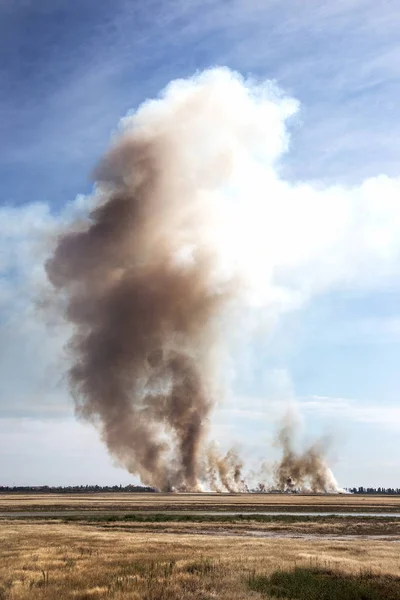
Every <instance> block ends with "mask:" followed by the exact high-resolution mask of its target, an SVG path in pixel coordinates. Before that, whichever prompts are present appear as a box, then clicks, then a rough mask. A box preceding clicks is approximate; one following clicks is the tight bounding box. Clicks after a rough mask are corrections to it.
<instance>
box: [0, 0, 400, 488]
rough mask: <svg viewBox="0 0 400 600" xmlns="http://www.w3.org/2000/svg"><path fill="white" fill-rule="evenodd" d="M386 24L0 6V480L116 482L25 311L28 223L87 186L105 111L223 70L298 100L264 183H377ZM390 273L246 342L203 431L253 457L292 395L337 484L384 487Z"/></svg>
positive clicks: (53, 346) (393, 89)
mask: <svg viewBox="0 0 400 600" xmlns="http://www.w3.org/2000/svg"><path fill="white" fill-rule="evenodd" d="M399 27H400V5H399V3H398V2H396V1H386V2H383V3H376V2H373V1H371V0H338V1H337V2H334V3H333V2H322V1H319V0H311V1H310V2H304V1H303V0H287V1H286V2H278V1H277V0H275V1H273V0H246V1H245V0H236V1H235V0H233V1H231V2H227V1H226V2H223V1H220V2H217V1H211V0H210V1H207V0H206V1H202V2H200V1H197V0H193V1H189V0H188V1H184V0H176V1H164V2H160V1H153V0H149V1H147V2H144V1H143V2H134V1H131V2H129V1H128V0H116V1H114V2H105V1H102V0H90V1H89V0H81V1H80V2H67V1H66V0H36V1H33V0H1V1H0V76H1V80H0V81H1V85H0V140H1V142H0V143H1V144H2V152H1V155H0V190H1V193H0V327H1V329H2V331H1V335H0V436H1V437H0V459H1V463H2V464H1V470H0V479H1V480H0V485H1V483H4V484H12V483H16V484H23V483H26V484H41V483H43V484H44V483H49V484H51V483H66V484H67V483H74V482H77V483H80V482H82V483H86V482H88V481H89V482H99V483H120V482H122V483H124V482H129V481H130V480H131V478H130V476H129V475H127V474H125V473H124V472H123V471H122V470H120V469H117V468H116V467H115V466H113V464H112V461H111V459H110V458H109V457H108V456H107V453H106V451H105V450H104V448H103V447H102V445H101V443H100V441H99V440H98V437H97V434H96V432H95V431H93V430H92V429H90V427H86V426H83V425H82V424H81V423H77V422H76V421H75V419H74V417H73V411H72V401H71V400H70V399H69V397H68V394H67V392H66V391H65V381H63V377H62V367H61V365H60V359H59V354H60V348H61V346H62V339H63V337H62V334H61V332H60V330H59V329H58V328H53V329H51V333H50V334H49V331H48V329H46V328H45V327H44V326H43V324H42V323H41V322H40V319H39V318H38V317H37V314H36V312H35V310H36V309H35V307H34V306H33V299H34V298H35V297H36V296H37V293H38V290H40V286H41V275H40V264H41V262H40V261H41V257H42V256H43V251H44V250H43V242H42V238H43V234H47V233H48V232H50V231H52V229H53V228H54V225H55V224H56V223H57V222H58V221H59V219H62V218H65V216H62V215H65V211H66V210H67V212H68V209H66V208H65V207H66V206H67V203H68V202H71V201H73V200H74V199H75V198H76V196H77V195H79V194H84V193H88V192H89V191H90V189H91V183H90V172H91V169H92V168H93V167H94V165H95V164H96V161H97V159H98V158H99V157H100V156H101V154H102V153H103V151H104V150H105V148H106V147H107V145H108V142H109V139H110V135H111V134H112V132H113V131H115V129H116V127H117V124H118V121H119V119H120V118H121V116H123V115H124V114H126V112H127V111H128V110H129V109H132V108H135V107H136V106H137V105H138V104H139V103H140V102H142V101H143V100H145V99H146V98H147V97H152V96H154V95H156V94H157V93H158V92H159V90H161V89H162V88H163V87H164V86H165V85H166V84H167V83H168V82H169V81H170V80H172V79H176V78H178V77H188V76H191V75H193V73H194V72H195V71H196V70H201V69H204V68H207V67H210V66H214V65H226V66H228V67H230V68H231V69H234V70H238V71H239V72H241V73H242V74H243V75H244V76H249V75H252V76H255V77H257V78H262V79H272V80H274V81H276V82H277V84H278V85H279V86H280V88H282V89H283V90H284V92H285V93H287V94H289V95H290V96H292V97H294V98H296V99H297V100H298V101H299V102H300V110H299V111H298V112H297V113H296V115H295V117H294V118H293V119H292V120H291V121H290V127H289V131H290V150H289V152H288V153H287V154H285V155H284V156H283V157H282V159H281V160H280V162H279V165H277V170H278V171H279V174H280V176H281V177H282V178H284V179H286V180H287V181H289V182H291V183H293V184H296V183H298V182H302V181H306V182H312V184H313V185H314V186H315V187H316V188H320V189H323V188H325V187H326V186H332V185H335V184H340V185H343V186H360V185H361V184H362V182H363V181H364V180H365V179H367V178H371V177H376V176H379V175H387V176H389V177H390V178H392V179H393V180H395V179H396V178H397V176H398V174H399V173H398V170H399V167H398V159H399V156H398V154H399V151H398V143H397V140H398V138H399V136H400V105H399V103H398V102H397V98H398V97H399V93H400V73H399V67H398V65H399V64H400V63H399V59H400V41H399V38H398V31H399ZM376 193H377V194H379V190H377V192H376ZM60 215H61V216H60ZM371 267H373V265H372V266H371ZM371 270H372V271H373V270H374V269H373V268H372V269H371ZM393 273H394V275H393V274H392V275H391V276H388V277H387V278H386V279H385V280H384V281H377V280H376V277H375V279H374V281H373V282H372V283H371V281H368V282H367V284H366V285H363V286H361V288H360V287H359V286H358V285H352V281H349V282H347V283H345V284H343V283H342V284H341V285H340V286H337V287H336V288H335V289H334V290H329V291H326V292H324V293H319V294H315V295H314V296H313V297H312V298H310V300H309V301H308V302H307V303H306V304H305V305H302V306H301V307H300V308H298V309H297V310H294V311H292V312H290V313H289V314H287V315H285V317H284V318H283V319H282V320H281V321H280V322H279V324H278V325H277V326H276V328H275V329H274V330H273V331H272V332H270V334H269V335H268V336H265V337H262V338H261V337H260V339H258V340H257V342H255V343H254V344H253V347H252V349H251V351H250V352H249V354H252V356H253V358H252V360H249V361H248V363H249V364H247V366H246V370H245V372H244V373H241V375H240V377H239V378H238V382H237V393H238V397H239V399H237V400H235V403H236V404H235V403H234V404H235V405H234V407H233V405H232V406H231V409H232V410H229V407H225V410H220V411H219V412H218V414H217V419H216V421H217V425H216V427H217V426H218V427H219V429H218V432H219V433H218V435H220V436H221V438H222V439H223V440H224V439H226V440H228V439H232V437H233V439H236V440H237V441H238V443H240V444H241V445H242V446H243V447H246V445H249V444H248V440H249V439H252V440H254V435H255V433H256V432H257V436H259V442H257V446H258V447H260V446H262V445H263V444H265V454H266V455H268V453H269V452H270V450H269V442H270V439H271V431H272V427H273V425H272V424H271V423H272V422H273V419H274V417H275V415H276V414H277V412H279V406H282V405H283V403H284V401H285V400H286V399H287V398H294V397H295V398H297V402H298V404H299V406H300V410H301V413H302V415H303V418H304V420H305V422H306V423H307V431H308V432H312V433H316V434H318V433H319V432H325V431H329V432H331V433H332V435H333V436H334V438H335V440H336V442H335V444H334V447H333V457H332V460H333V462H332V466H333V470H334V472H335V474H336V476H337V478H338V480H339V482H340V483H341V484H342V485H343V486H347V485H376V486H378V485H383V486H398V485H399V481H398V480H396V473H397V477H398V473H400V449H399V445H398V438H399V433H400V404H399V401H398V393H399V389H400V374H399V372H400V371H399V369H398V364H399V359H400V312H399V299H400V286H399V283H398V279H397V277H396V270H394V271H393ZM271 382H272V383H271ZM277 406H278V408H277ZM235 411H236V412H235ZM252 411H253V412H254V414H256V413H257V414H256V416H255V417H253V418H252V417H251V414H250V415H248V413H251V412H252ZM244 412H246V414H247V416H246V417H244V416H243V414H244ZM260 412H261V413H262V414H263V419H262V420H261V425H260V419H259V416H257V415H258V413H260ZM250 445H251V444H250ZM248 451H249V452H251V451H252V450H251V448H250V449H249V450H248ZM82 456H84V460H82Z"/></svg>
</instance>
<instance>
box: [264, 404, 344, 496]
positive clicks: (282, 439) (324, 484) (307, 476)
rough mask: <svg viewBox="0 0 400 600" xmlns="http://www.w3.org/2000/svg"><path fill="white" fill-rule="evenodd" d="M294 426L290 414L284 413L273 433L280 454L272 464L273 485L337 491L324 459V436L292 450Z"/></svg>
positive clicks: (296, 427)
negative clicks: (280, 425)
mask: <svg viewBox="0 0 400 600" xmlns="http://www.w3.org/2000/svg"><path fill="white" fill-rule="evenodd" d="M298 429H299V424H298V423H297V421H296V419H295V418H294V415H293V414H292V413H288V414H287V415H286V417H285V419H284V422H283V424H282V427H281V428H280V430H279V433H278V436H277V445H278V446H279V448H280V449H281V451H282V457H281V459H280V461H279V463H278V464H277V465H276V468H275V473H274V487H276V488H278V489H279V490H281V491H290V490H301V491H306V490H307V491H311V492H315V493H319V492H337V491H338V489H339V487H338V484H337V482H336V479H335V478H334V476H333V474H332V472H331V470H330V469H329V467H328V464H327V462H326V452H327V449H328V444H327V440H325V439H319V440H317V441H315V442H314V443H313V444H312V445H311V446H309V447H308V448H306V449H305V450H303V451H296V450H295V448H294V442H295V439H296V433H297V430H298Z"/></svg>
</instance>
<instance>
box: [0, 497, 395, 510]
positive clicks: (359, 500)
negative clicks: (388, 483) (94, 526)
mask: <svg viewBox="0 0 400 600" xmlns="http://www.w3.org/2000/svg"><path fill="white" fill-rule="evenodd" d="M51 509H55V510H72V509H74V510H124V511H128V510H131V511H140V510H157V511H172V510H192V511H193V510H221V511H222V510H235V511H236V510H240V511H251V510H257V511H262V510H266V511H269V510H280V509H285V510H286V509H287V510H299V511H300V510H313V509H315V510H317V509H320V510H331V511H340V510H342V511H383V512H385V511H394V512H400V496H373V495H365V496H362V495H351V494H349V495H302V494H299V495H297V494H288V495H286V494H130V493H108V494H97V493H92V494H1V495H0V512H1V511H21V510H51Z"/></svg>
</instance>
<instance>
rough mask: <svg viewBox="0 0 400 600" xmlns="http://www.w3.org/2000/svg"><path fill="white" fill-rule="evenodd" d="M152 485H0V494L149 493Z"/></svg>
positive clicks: (151, 490) (152, 490)
mask: <svg viewBox="0 0 400 600" xmlns="http://www.w3.org/2000/svg"><path fill="white" fill-rule="evenodd" d="M156 491H157V490H155V489H154V488H152V487H146V486H142V485H125V486H123V485H67V486H61V485H59V486H49V485H36V486H32V485H18V486H8V485H6V486H0V494H2V493H3V494H4V493H9V494H10V493H13V494H16V493H24V494H29V493H30V492H31V493H35V492H36V493H37V492H40V493H48V494H81V493H104V492H129V493H151V492H156Z"/></svg>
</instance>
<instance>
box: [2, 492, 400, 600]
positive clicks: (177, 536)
mask: <svg viewBox="0 0 400 600" xmlns="http://www.w3.org/2000/svg"><path fill="white" fill-rule="evenodd" d="M399 500H400V499H399V498H397V497H380V498H378V497H365V496H364V497H360V496H306V495H304V496H300V495H298V496H297V495H289V496H286V495H279V496H277V495H265V494H264V495H228V494H226V495H215V494H204V495H200V494H197V495H189V494H170V495H162V494H148V495H144V494H122V493H121V494H87V495H86V494H76V495H68V496H67V495H64V494H60V495H46V494H43V495H39V494H38V495H33V494H27V495H14V496H13V495H1V496H0V600H26V599H28V598H29V599H30V598H33V599H38V600H66V599H75V600H96V599H97V600H98V599H105V600H108V599H115V600H128V599H132V600H219V599H221V600H248V599H256V598H259V599H260V600H262V599H263V598H264V599H265V598H267V599H268V598H271V599H272V598H278V597H279V598H298V599H299V600H336V599H338V600H360V599H361V598H362V599H364V600H399V599H400V552H399V549H400V545H399V542H400V519H396V518H395V517H389V518H385V519H380V518H377V517H374V514H373V513H374V511H375V512H388V513H393V514H394V513H397V512H399V509H400V501H399ZM328 507H329V510H333V509H332V507H336V508H335V509H334V510H335V511H337V512H340V511H346V512H352V511H359V512H371V516H369V517H360V518H359V517H355V516H349V517H344V516H340V517H310V516H307V515H304V514H302V512H301V511H303V512H304V511H312V510H320V511H326V510H328ZM338 507H339V508H338ZM54 508H55V509H56V510H57V511H59V515H58V513H57V515H58V516H56V517H53V518H52V519H47V518H46V517H45V511H46V510H47V511H48V510H49V509H53V510H54ZM274 508H275V509H276V510H286V511H291V512H292V511H293V512H295V510H296V509H298V512H299V514H298V515H295V516H291V515H273V516H260V515H254V514H252V512H255V511H263V510H265V511H269V510H273V509H274ZM22 511H29V512H30V514H31V517H30V518H29V519H26V518H18V512H22ZM113 511H114V513H113ZM163 511H167V512H164V513H163ZM191 511H192V514H191V515H190V512H191ZM193 511H198V512H197V513H194V512H193ZM207 511H209V513H210V512H211V511H215V512H216V514H215V515H211V514H207ZM229 511H231V512H239V511H240V512H243V515H229V514H227V513H228V512H229ZM1 514H2V516H1ZM286 571H288V572H287V573H286ZM346 578H347V579H346ZM327 579H328V580H329V582H333V584H334V588H331V587H329V585H330V583H329V585H328V584H327V581H326V580H327ZM282 581H283V583H282ZM285 586H287V587H285ZM318 586H319V587H318ZM327 586H328V587H327ZM371 586H372V587H371ZM290 589H292V591H290ZM271 590H272V591H271ZM285 590H286V591H285ZM293 590H294V591H293ZM321 590H322V592H321ZM327 590H328V591H327ZM329 590H330V591H329ZM332 590H333V591H332ZM335 590H336V591H335ZM338 590H339V591H338ZM298 594H300V595H298ZM301 594H302V595H301ZM326 594H328V595H326Z"/></svg>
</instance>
